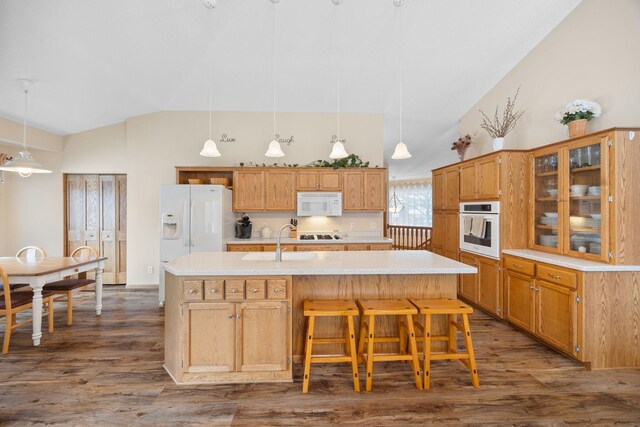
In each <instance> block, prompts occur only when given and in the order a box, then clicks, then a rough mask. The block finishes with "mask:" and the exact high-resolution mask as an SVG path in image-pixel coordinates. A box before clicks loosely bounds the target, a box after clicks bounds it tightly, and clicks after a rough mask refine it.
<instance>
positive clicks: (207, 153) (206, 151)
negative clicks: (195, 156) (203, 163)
mask: <svg viewBox="0 0 640 427" xmlns="http://www.w3.org/2000/svg"><path fill="white" fill-rule="evenodd" d="M200 155H201V156H203V157H220V156H221V155H222V154H220V151H218V146H217V145H216V143H215V142H214V140H213V139H208V140H207V142H205V143H204V147H202V150H201V151H200Z"/></svg>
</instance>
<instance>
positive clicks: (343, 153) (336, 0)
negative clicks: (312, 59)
mask: <svg viewBox="0 0 640 427" xmlns="http://www.w3.org/2000/svg"><path fill="white" fill-rule="evenodd" d="M331 1H332V2H333V4H334V5H336V6H339V5H340V4H341V3H342V0H331ZM336 10H338V9H336ZM339 24H340V19H339V15H338V13H337V12H336V19H335V23H334V25H336V26H337V27H339V26H340V25H339ZM336 34H342V33H341V32H339V28H338V29H337V31H336V29H334V31H333V50H334V53H335V56H336V59H335V63H336V64H340V60H339V58H338V56H339V55H338V43H337V40H336V38H337V36H336ZM336 71H337V74H338V135H337V138H336V139H335V142H334V143H333V148H332V149H331V154H329V158H330V159H344V158H345V157H349V153H347V150H346V149H345V148H344V144H343V142H342V140H341V139H340V67H339V65H338V66H336Z"/></svg>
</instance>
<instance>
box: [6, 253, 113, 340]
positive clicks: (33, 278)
mask: <svg viewBox="0 0 640 427" xmlns="http://www.w3.org/2000/svg"><path fill="white" fill-rule="evenodd" d="M106 261H107V258H106V257H101V258H92V259H87V258H76V257H46V258H41V259H38V260H35V261H33V260H29V261H28V260H27V258H18V257H0V268H2V269H4V270H5V272H6V273H7V276H9V283H28V284H29V286H31V289H33V335H32V338H33V345H34V346H38V345H40V338H41V337H42V288H43V287H44V285H45V284H47V283H50V282H55V281H57V280H61V279H63V278H65V277H67V276H71V275H73V274H78V273H83V272H86V271H91V270H95V275H96V277H95V280H96V316H100V314H102V272H103V270H104V266H105V263H106Z"/></svg>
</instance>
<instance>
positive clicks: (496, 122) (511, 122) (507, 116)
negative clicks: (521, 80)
mask: <svg viewBox="0 0 640 427" xmlns="http://www.w3.org/2000/svg"><path fill="white" fill-rule="evenodd" d="M519 92H520V88H518V90H516V94H515V95H514V97H513V99H511V97H509V98H507V105H506V107H505V108H504V111H503V112H502V119H501V118H500V117H499V116H498V108H499V106H496V111H495V113H494V115H493V119H490V118H489V116H487V115H486V114H485V113H484V111H482V110H480V114H482V124H481V125H480V127H481V128H482V129H484V130H486V131H487V133H488V134H489V136H491V138H493V150H494V151H497V150H501V149H502V145H503V143H504V137H505V136H507V134H508V133H509V132H511V131H512V130H513V128H515V126H516V123H517V122H518V120H519V119H520V117H522V115H523V114H524V110H521V111H516V100H517V99H518V93H519Z"/></svg>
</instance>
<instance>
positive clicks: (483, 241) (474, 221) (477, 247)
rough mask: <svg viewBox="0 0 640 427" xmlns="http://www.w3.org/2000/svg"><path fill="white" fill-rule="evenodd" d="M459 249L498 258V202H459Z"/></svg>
mask: <svg viewBox="0 0 640 427" xmlns="http://www.w3.org/2000/svg"><path fill="white" fill-rule="evenodd" d="M460 250H461V251H465V252H472V253H474V254H478V255H484V256H487V257H490V258H495V259H500V202H469V203H460Z"/></svg>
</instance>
